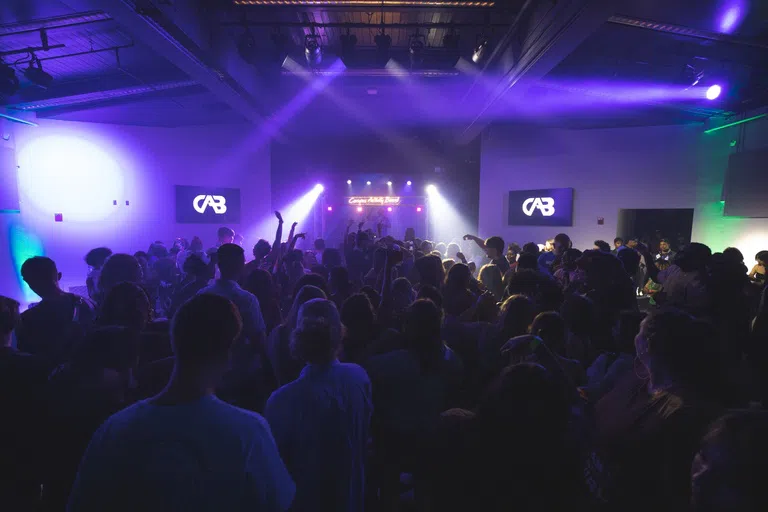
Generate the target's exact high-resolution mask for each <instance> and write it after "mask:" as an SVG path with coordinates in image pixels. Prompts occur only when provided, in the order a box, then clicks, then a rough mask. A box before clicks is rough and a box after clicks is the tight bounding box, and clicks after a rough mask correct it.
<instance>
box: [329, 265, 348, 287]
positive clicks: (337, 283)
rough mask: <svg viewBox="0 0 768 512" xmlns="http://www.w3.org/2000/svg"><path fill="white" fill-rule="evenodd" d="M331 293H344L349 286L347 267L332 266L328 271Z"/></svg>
mask: <svg viewBox="0 0 768 512" xmlns="http://www.w3.org/2000/svg"><path fill="white" fill-rule="evenodd" d="M330 278H331V279H330V286H331V292H332V293H345V292H347V291H349V289H350V288H351V285H350V282H349V270H347V267H333V268H332V269H331V272H330Z"/></svg>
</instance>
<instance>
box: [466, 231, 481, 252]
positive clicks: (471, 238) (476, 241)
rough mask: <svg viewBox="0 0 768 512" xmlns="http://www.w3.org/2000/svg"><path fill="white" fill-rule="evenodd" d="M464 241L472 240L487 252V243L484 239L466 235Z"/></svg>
mask: <svg viewBox="0 0 768 512" xmlns="http://www.w3.org/2000/svg"><path fill="white" fill-rule="evenodd" d="M464 240H472V241H473V242H475V243H476V244H477V246H478V247H480V248H481V249H482V250H485V241H484V240H483V239H482V238H479V237H476V236H475V235H464Z"/></svg>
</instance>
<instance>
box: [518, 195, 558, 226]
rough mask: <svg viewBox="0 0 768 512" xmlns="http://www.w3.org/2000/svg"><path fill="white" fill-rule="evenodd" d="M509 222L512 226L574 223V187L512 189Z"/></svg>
mask: <svg viewBox="0 0 768 512" xmlns="http://www.w3.org/2000/svg"><path fill="white" fill-rule="evenodd" d="M508 223H509V225H510V226H571V225H573V189H572V188H545V189H537V190H513V191H511V192H510V193H509V214H508Z"/></svg>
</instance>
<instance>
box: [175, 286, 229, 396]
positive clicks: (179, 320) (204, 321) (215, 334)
mask: <svg viewBox="0 0 768 512" xmlns="http://www.w3.org/2000/svg"><path fill="white" fill-rule="evenodd" d="M242 327H243V322H242V319H241V318H240V313H239V312H238V310H237V307H236V306H235V305H234V304H233V303H232V302H231V301H230V300H229V299H227V298H225V297H221V296H218V295H213V294H207V293H205V294H202V295H196V296H194V297H192V298H191V299H189V300H188V301H187V302H185V303H184V304H182V306H181V307H180V308H179V310H178V311H177V312H176V314H175V315H174V317H173V321H172V322H171V345H172V346H173V355H174V357H175V358H176V369H177V371H186V372H188V373H189V374H190V375H193V376H197V377H198V378H200V379H201V380H207V381H209V382H216V383H218V377H220V375H221V374H223V373H224V371H226V369H227V367H228V363H229V354H230V350H231V348H232V344H233V343H234V341H235V339H237V338H238V337H239V336H240V332H241V330H242Z"/></svg>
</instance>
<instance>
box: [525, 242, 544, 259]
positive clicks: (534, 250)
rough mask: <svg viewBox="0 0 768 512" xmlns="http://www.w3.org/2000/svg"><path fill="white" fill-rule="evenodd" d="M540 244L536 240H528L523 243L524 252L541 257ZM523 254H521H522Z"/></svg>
mask: <svg viewBox="0 0 768 512" xmlns="http://www.w3.org/2000/svg"><path fill="white" fill-rule="evenodd" d="M539 252H540V251H539V244H537V243H536V242H528V243H526V244H523V251H522V254H533V255H534V256H536V257H537V258H538V257H539ZM522 254H521V256H522Z"/></svg>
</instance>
